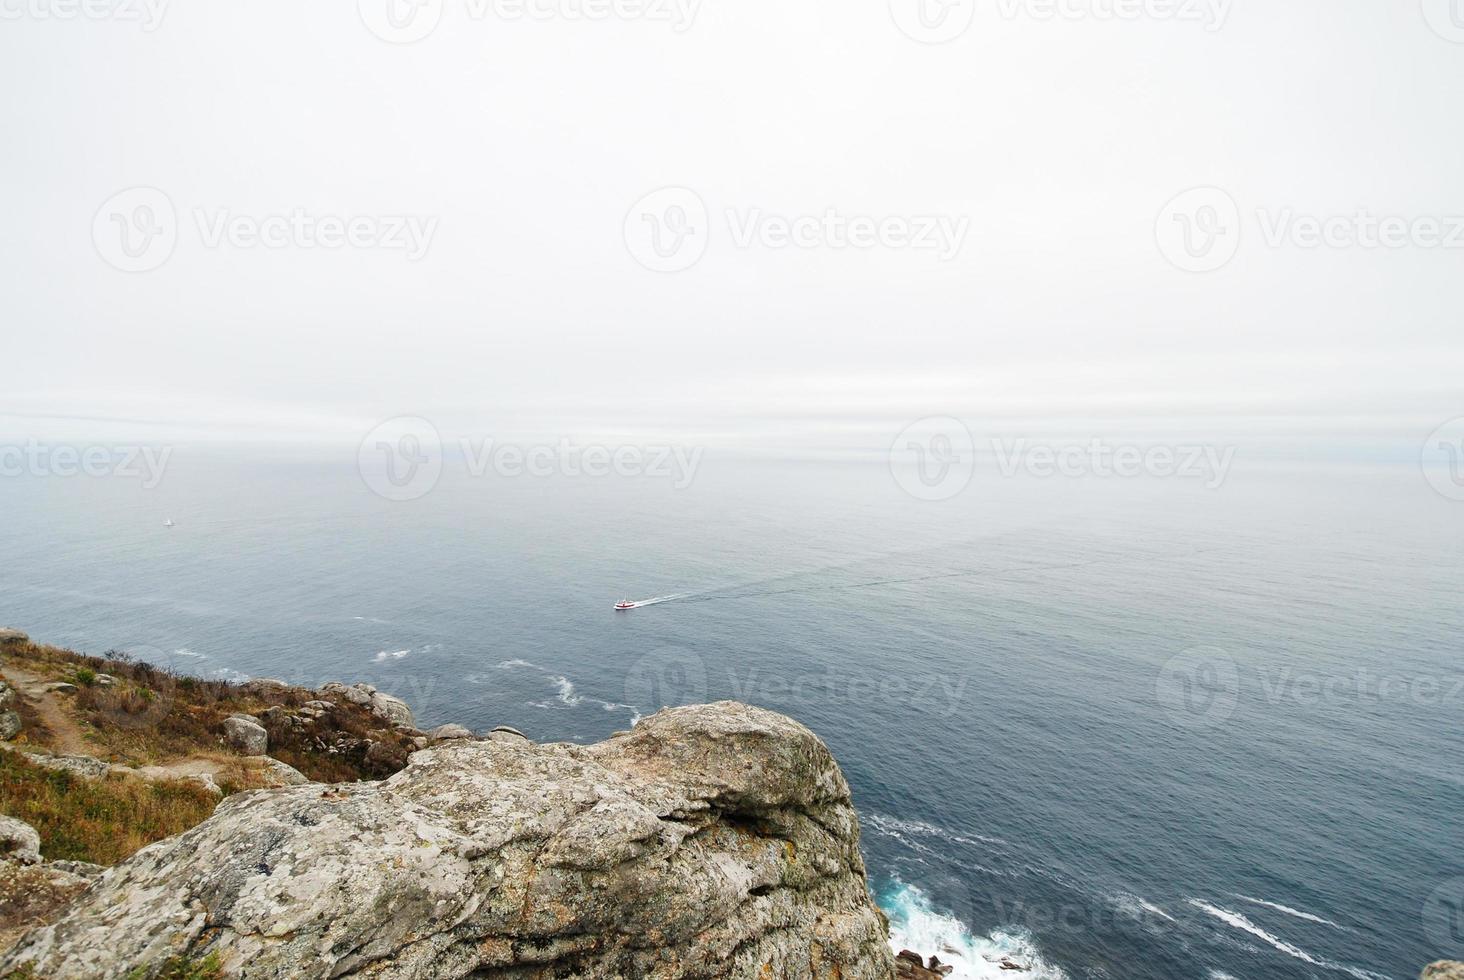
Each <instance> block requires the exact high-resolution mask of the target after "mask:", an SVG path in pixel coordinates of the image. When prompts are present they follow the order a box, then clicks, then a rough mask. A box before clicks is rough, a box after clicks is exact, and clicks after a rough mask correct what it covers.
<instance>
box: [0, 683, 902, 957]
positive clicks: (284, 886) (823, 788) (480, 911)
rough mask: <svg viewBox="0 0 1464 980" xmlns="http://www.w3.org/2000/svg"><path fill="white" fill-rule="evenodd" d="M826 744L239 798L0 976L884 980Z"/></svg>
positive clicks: (483, 758) (676, 753)
mask: <svg viewBox="0 0 1464 980" xmlns="http://www.w3.org/2000/svg"><path fill="white" fill-rule="evenodd" d="M886 943H887V940H886V925H885V922H884V918H883V916H882V915H881V914H880V913H879V911H878V910H877V909H876V908H875V906H874V904H873V902H872V901H871V900H870V897H869V891H868V887H867V884H866V882H865V876H864V866H863V862H862V859H861V857H860V854H859V849H858V821H857V818H856V817H855V814H854V811H853V809H852V807H851V805H850V802H849V789H848V785H847V783H846V782H845V781H844V777H843V775H842V774H841V773H840V772H839V769H838V766H837V765H836V764H835V763H834V760H833V758H832V757H831V756H830V754H829V752H828V749H827V748H825V747H824V745H823V743H822V742H820V741H819V740H818V738H817V737H816V736H814V735H813V733H812V732H810V731H808V729H806V728H804V727H803V726H801V725H799V724H797V723H796V722H794V721H791V720H790V719H787V718H784V717H782V716H781V715H776V714H773V713H771V712H768V711H763V710H760V709H757V708H750V707H747V706H745V705H740V704H733V703H730V702H724V703H722V704H716V705H710V706H701V707H691V708H676V709H671V710H668V711H663V712H661V713H659V714H657V715H654V716H652V717H650V718H647V719H645V720H644V721H642V722H641V723H640V724H639V725H637V726H636V728H635V730H634V731H633V732H631V733H629V734H626V735H621V736H617V737H615V738H612V739H610V740H609V741H606V742H602V743H600V744H598V745H593V746H587V747H586V746H577V745H568V744H557V745H534V744H533V743H531V742H528V741H526V740H523V739H509V740H505V741H486V740H485V741H469V740H460V741H450V742H444V743H441V744H439V745H437V746H435V747H433V748H432V749H429V750H427V751H424V752H419V753H417V754H416V755H414V756H413V757H412V760H411V763H410V765H409V766H408V767H407V768H406V769H405V770H403V771H402V772H400V773H398V774H397V775H395V776H393V777H392V778H391V779H389V780H387V781H386V782H384V783H355V784H345V785H339V786H322V785H319V784H311V785H308V786H300V787H294V788H288V789H279V790H263V791H257V792H253V793H243V794H238V795H235V796H232V797H230V798H228V799H226V800H225V801H224V802H223V803H222V804H220V806H219V809H218V811H217V812H216V813H215V815H214V816H213V817H212V818H210V819H209V820H208V821H207V822H205V823H204V824H202V825H200V826H199V827H196V828H194V829H193V830H191V831H189V832H187V833H185V834H183V835H181V836H179V837H175V838H172V839H170V840H167V841H162V842H160V843H158V844H154V845H152V846H151V847H148V848H145V849H144V850H142V851H140V852H139V853H138V854H136V855H134V856H133V857H132V858H130V859H129V860H127V861H126V862H124V863H123V864H121V865H119V866H117V867H116V868H114V869H112V870H110V871H108V872H107V873H106V874H105V875H103V876H102V877H101V878H100V879H98V880H97V881H96V882H95V883H94V884H93V885H92V887H91V889H90V890H89V891H88V892H86V894H85V895H84V896H82V897H81V898H80V899H79V900H78V901H77V902H76V904H75V905H73V906H72V907H71V908H70V909H69V910H68V912H67V914H66V915H65V917H64V918H62V919H61V920H60V921H59V922H56V923H55V924H53V925H49V926H46V927H44V928H39V929H36V930H33V931H32V932H30V933H29V934H27V936H26V937H25V938H23V939H22V940H21V942H20V943H19V944H18V945H17V946H16V947H15V949H14V950H12V951H11V952H10V953H9V954H8V955H6V956H5V958H4V959H3V960H0V975H3V974H4V973H5V972H6V971H8V970H13V969H17V968H20V967H22V966H28V967H30V968H31V969H32V970H33V971H34V972H35V973H36V974H38V975H42V976H48V977H56V978H58V980H64V978H72V977H87V978H92V977H123V976H128V975H129V973H130V971H132V970H134V969H135V968H138V967H141V968H143V969H142V972H141V973H139V974H138V976H150V975H151V974H150V973H149V972H148V971H153V972H156V971H157V970H158V969H160V968H161V966H162V964H163V962H164V961H165V960H166V959H167V958H168V957H170V956H175V955H188V956H193V957H203V956H206V955H208V954H209V953H211V952H214V953H217V954H218V955H219V957H220V959H221V960H222V962H223V964H224V966H225V969H226V972H227V973H228V974H229V975H237V976H242V977H281V976H288V977H299V978H311V977H320V978H325V977H338V976H343V975H348V974H349V975H362V976H371V977H376V978H386V977H400V978H429V977H431V978H462V977H470V976H471V977H475V978H488V977H503V978H513V980H530V978H544V980H547V978H550V977H583V978H604V980H610V978H623V977H636V978H655V980H674V978H691V977H696V978H719V977H727V978H739V980H740V978H746V980H754V978H763V977H769V976H775V977H781V976H797V977H812V978H821V980H823V978H832V977H842V978H845V980H873V978H878V980H890V978H892V977H893V976H894V964H893V959H892V957H891V955H890V951H889V948H888V946H887V944H886Z"/></svg>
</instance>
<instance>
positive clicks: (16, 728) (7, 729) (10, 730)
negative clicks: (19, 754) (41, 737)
mask: <svg viewBox="0 0 1464 980" xmlns="http://www.w3.org/2000/svg"><path fill="white" fill-rule="evenodd" d="M24 727H25V726H24V725H22V724H21V721H20V715H18V714H16V713H15V712H14V711H0V741H4V742H8V741H10V740H11V739H12V738H14V737H15V736H17V735H19V734H20V730H21V729H22V728H24Z"/></svg>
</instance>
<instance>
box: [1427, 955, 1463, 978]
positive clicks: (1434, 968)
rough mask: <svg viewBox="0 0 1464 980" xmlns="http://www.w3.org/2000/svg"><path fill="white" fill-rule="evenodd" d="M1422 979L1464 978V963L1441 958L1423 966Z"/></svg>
mask: <svg viewBox="0 0 1464 980" xmlns="http://www.w3.org/2000/svg"><path fill="white" fill-rule="evenodd" d="M1420 980H1464V963H1455V962H1453V961H1452V960H1439V962H1437V963H1431V964H1429V965H1428V966H1426V967H1424V968H1423V975H1422V977H1421V978H1420Z"/></svg>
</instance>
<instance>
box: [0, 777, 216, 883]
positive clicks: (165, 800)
mask: <svg viewBox="0 0 1464 980" xmlns="http://www.w3.org/2000/svg"><path fill="white" fill-rule="evenodd" d="M217 805H218V798H217V797H216V796H214V795H213V794H212V793H210V792H209V791H208V790H206V789H204V788H203V787H202V786H199V785H198V784H197V783H192V782H183V781H172V780H168V781H163V782H145V781H143V780H140V779H134V778H132V777H129V776H108V777H106V778H104V779H83V778H81V777H79V776H75V775H72V774H71V773H69V772H60V771H57V770H54V769H45V768H42V767H41V766H37V765H35V764H34V763H31V762H29V761H28V760H27V759H26V758H25V756H23V755H21V754H20V753H18V752H0V812H3V813H6V814H8V815H9V816H12V817H15V818H16V819H18V820H24V821H25V822H26V823H28V824H30V825H31V826H32V827H34V828H35V829H36V831H37V832H38V833H39V834H40V835H41V853H42V854H43V855H44V856H45V857H47V858H49V859H52V860H70V861H90V862H92V863H93V864H108V865H110V864H116V863H117V862H118V861H121V860H122V859H123V858H126V857H128V856H130V855H131V854H133V853H135V852H136V851H138V850H140V849H141V848H143V847H146V846H147V845H148V844H151V843H153V842H154V841H159V840H162V839H163V838H164V837H171V836H173V835H174V834H178V833H182V832H183V831H185V830H187V829H189V828H190V827H194V826H197V825H198V824H199V823H201V822H202V821H204V820H205V819H207V818H208V816H209V815H210V814H212V813H213V811H214V807H215V806H217Z"/></svg>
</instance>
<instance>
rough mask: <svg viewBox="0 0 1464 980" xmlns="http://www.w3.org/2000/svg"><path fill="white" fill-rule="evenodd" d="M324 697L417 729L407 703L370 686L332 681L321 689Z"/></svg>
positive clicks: (392, 722) (394, 723)
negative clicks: (360, 707) (358, 707)
mask: <svg viewBox="0 0 1464 980" xmlns="http://www.w3.org/2000/svg"><path fill="white" fill-rule="evenodd" d="M320 694H321V695H322V696H330V697H338V698H344V699H345V700H347V701H350V702H351V703H352V704H359V705H362V706H363V707H367V708H370V709H371V712H372V714H374V715H376V717H378V718H381V719H383V720H385V721H388V722H390V723H391V724H393V725H404V726H406V727H408V728H415V727H416V725H417V720H416V719H415V718H413V717H412V709H411V708H410V707H408V705H407V702H405V701H403V700H402V699H401V698H398V697H394V696H392V695H390V694H383V693H382V692H380V691H378V690H377V689H376V688H374V687H372V686H371V685H370V684H352V685H350V686H349V687H348V686H346V685H345V684H342V683H340V682H339V681H331V682H330V683H329V684H326V685H325V686H324V687H322V688H321V689H320Z"/></svg>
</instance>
